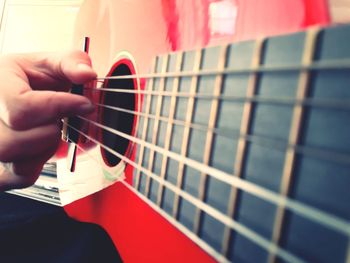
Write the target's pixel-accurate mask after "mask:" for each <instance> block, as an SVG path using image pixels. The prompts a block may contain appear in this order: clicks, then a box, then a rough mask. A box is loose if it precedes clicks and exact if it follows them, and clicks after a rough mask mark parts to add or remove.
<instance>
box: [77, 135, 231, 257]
mask: <svg viewBox="0 0 350 263" xmlns="http://www.w3.org/2000/svg"><path fill="white" fill-rule="evenodd" d="M80 134H81V135H82V136H85V137H86V136H87V135H86V134H84V133H82V132H80ZM95 143H98V144H99V142H97V141H96V142H95ZM77 147H78V148H79V150H81V151H82V152H83V153H84V154H86V155H88V156H89V157H90V158H91V159H92V160H93V161H94V162H96V163H97V164H98V165H99V166H100V167H101V168H102V169H103V170H104V171H105V172H107V173H109V174H110V175H111V176H113V175H112V174H111V172H110V171H109V170H107V169H106V168H105V165H104V164H103V163H102V162H101V161H100V160H97V158H96V157H95V156H93V155H92V154H91V153H89V152H88V151H87V150H85V149H84V148H83V147H81V146H80V145H77ZM112 154H113V153H112ZM128 160H129V161H130V163H129V164H130V165H132V166H133V167H134V169H135V170H141V169H138V167H142V166H140V165H138V164H137V163H136V162H133V161H132V160H131V159H128ZM124 162H125V160H124ZM146 171H148V170H146ZM146 175H147V176H149V175H148V174H146ZM153 177H154V176H153ZM155 177H157V176H155ZM162 182H166V181H164V180H163V181H162ZM118 183H122V184H123V185H124V186H126V187H127V188H128V189H129V190H131V191H132V192H133V193H134V194H136V195H137V196H138V197H139V198H141V199H142V201H144V202H145V203H146V204H148V205H149V206H151V207H152V208H153V209H154V210H155V211H156V212H158V213H159V214H160V215H161V216H163V217H164V218H165V219H167V220H168V221H169V222H170V223H171V224H172V225H173V226H175V227H177V228H178V229H179V230H180V231H181V232H183V233H184V234H185V235H186V236H187V237H188V238H190V239H191V240H193V241H194V242H195V243H196V244H197V245H199V246H200V247H201V248H202V249H204V250H205V251H206V252H207V253H208V254H209V255H211V256H213V257H214V258H215V259H216V260H218V261H219V262H227V263H229V261H228V260H227V259H226V258H225V257H224V256H223V255H221V254H220V253H218V252H217V251H216V250H215V249H214V248H212V247H211V246H210V245H208V244H207V243H206V242H205V241H203V240H202V239H201V238H200V237H198V236H197V235H195V234H194V233H193V232H192V231H190V230H189V229H188V228H186V227H185V226H184V225H182V224H181V223H180V222H179V221H177V220H176V219H175V218H173V217H172V216H169V215H168V214H167V213H166V212H165V211H164V210H162V208H161V207H159V206H158V205H156V204H154V203H153V202H152V201H151V200H150V199H149V198H147V197H146V196H144V195H143V194H142V193H141V192H140V191H138V190H137V189H136V188H135V187H133V186H131V185H130V184H129V183H128V182H126V181H118ZM176 191H177V190H176ZM203 209H205V208H203Z"/></svg>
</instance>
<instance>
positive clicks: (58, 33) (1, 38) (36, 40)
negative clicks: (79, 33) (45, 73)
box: [0, 0, 82, 53]
mask: <svg viewBox="0 0 350 263" xmlns="http://www.w3.org/2000/svg"><path fill="white" fill-rule="evenodd" d="M81 3H82V0H0V12H1V11H2V12H1V13H0V14H2V19H1V28H0V53H18V52H37V51H61V50H66V49H69V48H70V46H71V42H72V37H73V30H74V21H75V18H76V15H77V12H78V11H79V6H80V4H81Z"/></svg>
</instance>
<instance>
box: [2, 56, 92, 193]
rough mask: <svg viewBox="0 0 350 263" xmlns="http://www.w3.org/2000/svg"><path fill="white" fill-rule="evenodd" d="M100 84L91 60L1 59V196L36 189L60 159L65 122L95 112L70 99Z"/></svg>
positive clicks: (88, 105) (79, 98)
mask: <svg viewBox="0 0 350 263" xmlns="http://www.w3.org/2000/svg"><path fill="white" fill-rule="evenodd" d="M94 78H96V73H95V72H94V71H93V69H92V68H91V61H90V58H89V57H88V55H87V54H85V53H83V52H79V51H75V52H71V53H68V54H64V55H57V54H56V55H53V54H41V53H38V54H30V55H29V54H28V55H11V56H5V57H2V58H0V191H3V190H8V189H11V188H23V187H27V186H29V185H32V184H33V183H34V182H35V181H36V179H37V178H38V176H39V174H40V171H41V169H42V167H43V165H44V163H45V162H46V161H47V160H48V159H49V158H50V157H51V156H52V155H53V154H54V153H55V151H56V150H57V147H58V144H59V140H60V126H61V125H60V120H61V119H62V118H63V117H67V116H74V115H85V114H88V113H90V112H91V111H93V109H94V107H93V105H92V104H91V102H90V101H89V100H88V99H87V98H85V97H83V96H79V95H73V94H70V93H67V92H66V91H68V90H69V89H70V87H71V84H72V83H74V84H83V83H85V82H87V81H90V80H92V79H94Z"/></svg>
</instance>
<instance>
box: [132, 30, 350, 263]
mask: <svg viewBox="0 0 350 263" xmlns="http://www.w3.org/2000/svg"><path fill="white" fill-rule="evenodd" d="M349 41H350V27H349V26H341V27H336V28H329V29H322V30H316V29H313V30H310V31H308V32H301V33H296V34H292V35H287V36H281V37H273V38H268V39H264V40H257V41H249V42H242V43H235V44H230V45H227V46H219V47H209V48H204V49H201V50H195V51H187V52H177V53H171V54H167V55H163V56H159V57H157V58H156V59H155V61H154V67H153V69H152V72H151V73H150V74H149V76H148V77H147V85H146V89H145V90H144V91H143V92H141V95H142V97H143V103H142V105H143V106H142V111H141V112H129V113H127V114H133V115H136V116H138V119H139V124H138V129H137V137H136V138H134V137H133V138H129V140H130V141H132V142H133V143H134V146H135V147H136V149H137V155H136V160H135V162H133V163H129V165H130V164H131V165H133V166H134V167H135V169H134V184H133V186H131V187H133V188H134V190H135V191H136V192H137V193H139V194H140V196H141V198H143V199H144V200H146V201H148V202H149V204H150V205H151V206H152V207H154V208H155V209H156V210H157V211H158V212H159V213H161V214H162V215H164V216H165V217H166V218H167V219H168V220H169V221H170V222H172V223H173V224H174V225H175V226H177V227H178V228H179V229H180V230H181V231H183V232H184V233H185V234H186V235H188V236H189V237H190V238H191V239H193V240H194V241H195V242H197V244H198V245H200V246H201V247H202V248H204V249H205V250H206V251H207V252H208V253H210V254H211V255H213V256H214V257H215V258H216V259H218V260H220V261H225V260H228V261H234V262H265V261H270V262H274V261H276V260H277V261H282V262H285V261H287V262H297V261H310V262H349V261H350V249H349V247H350V245H349V237H350V223H349V219H350V205H349V202H350V191H349V186H350V169H349V165H350V122H349V120H350V89H349V83H350V45H349ZM169 245H170V244H169ZM171 245H175V244H171Z"/></svg>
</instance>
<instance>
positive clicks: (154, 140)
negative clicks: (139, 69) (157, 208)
mask: <svg viewBox="0 0 350 263" xmlns="http://www.w3.org/2000/svg"><path fill="white" fill-rule="evenodd" d="M159 61H162V68H161V72H162V73H163V72H166V71H167V69H168V61H169V55H164V56H162V60H158V62H159ZM164 85H165V79H164V78H161V79H160V81H159V91H163V90H164ZM155 88H156V87H155ZM153 100H154V98H152V101H153ZM162 102H163V97H162V96H158V97H157V106H156V114H155V116H156V118H155V119H154V125H153V131H152V144H157V142H158V133H159V122H160V120H159V116H160V111H161V109H162ZM154 154H155V153H154V150H152V149H151V150H150V154H149V161H148V170H150V171H152V170H153V165H154ZM150 187H151V180H150V178H149V177H147V179H146V189H145V196H147V197H149V194H150Z"/></svg>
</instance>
